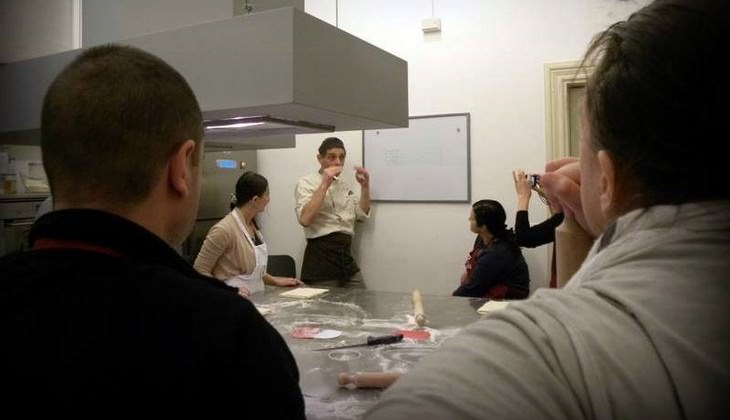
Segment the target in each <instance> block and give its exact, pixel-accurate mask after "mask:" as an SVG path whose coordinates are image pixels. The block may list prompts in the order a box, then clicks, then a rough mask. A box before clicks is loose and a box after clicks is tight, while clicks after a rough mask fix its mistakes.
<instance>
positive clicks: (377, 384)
mask: <svg viewBox="0 0 730 420" xmlns="http://www.w3.org/2000/svg"><path fill="white" fill-rule="evenodd" d="M400 375H401V374H400V373H399V372H360V373H344V372H343V373H340V374H339V375H337V383H339V384H340V385H342V386H346V385H349V384H353V385H355V387H356V388H387V387H389V386H390V385H392V384H393V382H395V381H396V379H398V378H400Z"/></svg>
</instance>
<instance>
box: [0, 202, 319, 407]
mask: <svg viewBox="0 0 730 420" xmlns="http://www.w3.org/2000/svg"><path fill="white" fill-rule="evenodd" d="M30 242H31V246H32V247H35V248H36V249H35V250H32V251H27V252H20V253H16V254H11V255H7V256H5V257H3V258H0V273H2V279H1V280H0V331H2V342H3V344H2V345H0V382H1V383H2V388H3V390H4V391H3V398H2V400H3V401H4V402H3V406H4V408H5V409H7V408H8V404H10V405H15V406H16V408H22V410H23V411H22V412H23V413H24V414H32V413H34V412H36V411H42V410H47V409H49V408H52V410H53V411H54V412H55V413H58V412H74V413H80V412H81V413H83V412H95V410H96V408H103V409H104V411H100V412H99V414H101V413H104V415H107V414H109V413H114V412H120V411H124V412H135V411H136V412H141V411H139V410H140V409H143V408H144V409H145V411H144V412H147V413H154V412H164V413H168V414H169V413H172V412H182V411H187V412H188V413H193V412H199V411H200V410H205V411H207V412H208V414H210V413H214V412H218V411H226V410H228V411H230V410H232V409H241V410H250V407H252V406H253V405H254V404H260V403H261V402H262V401H265V400H267V399H270V398H271V397H272V395H274V398H275V400H276V403H275V404H267V406H266V411H267V415H268V416H271V418H298V419H303V418H304V417H305V414H304V401H303V397H302V394H301V390H300V388H299V385H298V382H299V374H298V369H297V365H296V362H295V360H294V358H293V356H292V354H291V352H290V350H289V348H288V347H287V345H286V343H285V341H284V339H283V338H282V337H281V335H280V334H279V333H278V332H277V331H276V330H275V329H274V328H273V327H272V326H271V325H270V324H269V323H268V322H267V321H266V319H264V318H263V317H262V316H261V314H260V313H259V312H258V310H257V309H256V308H255V307H254V306H253V304H251V302H250V301H248V300H247V299H245V298H242V297H240V296H238V295H237V293H236V291H235V289H232V288H229V287H228V286H225V285H224V284H223V283H221V282H219V281H217V280H215V279H211V278H208V277H204V276H201V275H199V274H198V273H197V272H196V271H195V270H194V269H193V268H192V266H190V264H188V263H187V262H186V261H185V260H184V259H182V258H181V257H180V256H179V255H178V254H177V253H176V252H175V251H174V250H173V249H172V248H170V247H169V246H168V245H167V244H166V243H165V242H163V241H162V240H161V239H160V238H158V237H157V236H155V235H154V234H152V233H151V232H149V231H147V230H145V229H143V228H142V227H140V226H138V225H136V224H134V223H132V222H130V221H128V220H126V219H123V218H120V217H117V216H114V215H111V214H108V213H104V212H100V211H94V210H62V211H56V212H51V213H48V214H47V215H45V216H43V217H41V218H40V219H39V220H38V221H37V222H36V224H35V225H34V226H33V228H32V230H31V234H30ZM37 248H44V249H37Z"/></svg>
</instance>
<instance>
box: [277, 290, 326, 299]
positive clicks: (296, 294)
mask: <svg viewBox="0 0 730 420" xmlns="http://www.w3.org/2000/svg"><path fill="white" fill-rule="evenodd" d="M329 290H330V289H319V288H316V287H297V288H296V289H292V290H288V291H286V292H284V293H280V294H279V296H284V297H291V298H299V299H308V298H312V297H315V296H319V295H322V294H325V293H327V292H329Z"/></svg>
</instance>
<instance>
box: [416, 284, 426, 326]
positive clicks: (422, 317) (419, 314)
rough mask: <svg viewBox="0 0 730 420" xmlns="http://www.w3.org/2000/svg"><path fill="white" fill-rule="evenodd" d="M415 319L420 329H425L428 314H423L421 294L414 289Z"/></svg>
mask: <svg viewBox="0 0 730 420" xmlns="http://www.w3.org/2000/svg"><path fill="white" fill-rule="evenodd" d="M413 317H414V318H416V324H418V326H419V327H423V326H424V325H425V324H426V313H425V312H423V302H422V301H421V292H420V291H419V290H418V289H413Z"/></svg>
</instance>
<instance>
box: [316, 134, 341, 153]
mask: <svg viewBox="0 0 730 420" xmlns="http://www.w3.org/2000/svg"><path fill="white" fill-rule="evenodd" d="M330 149H342V150H345V143H343V142H342V140H340V139H338V138H337V137H327V138H326V139H324V140H323V141H322V144H320V145H319V150H318V152H319V155H320V156H324V155H326V154H327V151H328V150H330ZM345 152H347V151H346V150H345Z"/></svg>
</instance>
